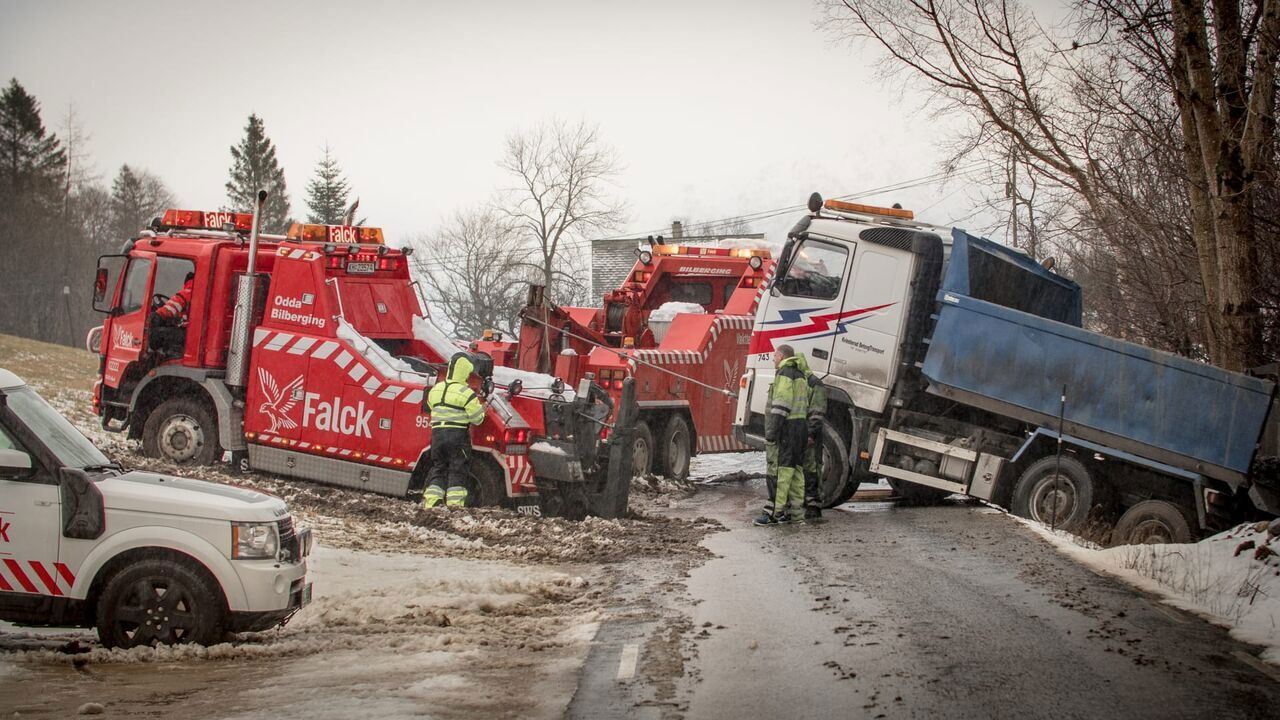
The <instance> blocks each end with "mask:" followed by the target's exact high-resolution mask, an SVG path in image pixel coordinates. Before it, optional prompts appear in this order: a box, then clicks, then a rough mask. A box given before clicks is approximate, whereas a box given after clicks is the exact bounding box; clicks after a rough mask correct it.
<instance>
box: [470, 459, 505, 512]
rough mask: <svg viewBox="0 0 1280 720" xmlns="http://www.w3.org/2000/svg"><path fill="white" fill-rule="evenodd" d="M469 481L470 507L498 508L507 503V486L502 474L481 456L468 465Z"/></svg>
mask: <svg viewBox="0 0 1280 720" xmlns="http://www.w3.org/2000/svg"><path fill="white" fill-rule="evenodd" d="M467 479H468V480H470V481H471V488H470V489H469V491H468V493H467V506H468V507H498V506H502V505H505V504H506V502H507V484H506V482H505V481H504V480H503V478H502V473H500V472H499V471H498V468H497V467H495V466H494V464H493V463H492V462H489V461H488V460H486V459H485V458H483V457H480V456H479V455H476V456H473V457H472V458H471V462H470V463H469V464H468V465H467Z"/></svg>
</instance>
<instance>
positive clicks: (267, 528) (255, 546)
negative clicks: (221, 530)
mask: <svg viewBox="0 0 1280 720" xmlns="http://www.w3.org/2000/svg"><path fill="white" fill-rule="evenodd" d="M279 552H280V534H279V532H278V531H277V530H276V524H275V523H231V557H232V558H234V559H236V560H255V559H256V560H260V559H263V558H270V559H274V558H275V557H276V555H278V554H279Z"/></svg>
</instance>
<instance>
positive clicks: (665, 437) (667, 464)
mask: <svg viewBox="0 0 1280 720" xmlns="http://www.w3.org/2000/svg"><path fill="white" fill-rule="evenodd" d="M656 447H657V450H658V452H657V454H656V455H655V456H654V460H655V462H654V470H655V471H656V472H657V473H658V474H659V475H665V476H666V477H669V478H671V479H672V480H684V479H686V478H688V477H689V461H690V460H691V459H692V458H693V433H692V432H690V431H689V421H688V420H685V419H684V415H681V414H679V413H675V414H673V415H672V416H671V417H670V419H668V420H667V424H666V425H665V426H664V427H663V428H662V435H661V436H660V437H659V438H658V444H657V446H656Z"/></svg>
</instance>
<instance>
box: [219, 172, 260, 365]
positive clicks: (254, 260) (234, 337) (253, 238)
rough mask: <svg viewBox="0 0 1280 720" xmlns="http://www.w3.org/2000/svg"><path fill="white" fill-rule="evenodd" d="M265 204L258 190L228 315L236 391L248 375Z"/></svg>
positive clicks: (229, 357) (229, 356)
mask: <svg viewBox="0 0 1280 720" xmlns="http://www.w3.org/2000/svg"><path fill="white" fill-rule="evenodd" d="M266 202H267V191H266V190H259V191H258V202H257V203H256V204H255V205H254V207H253V225H252V226H251V229H250V230H249V266H248V268H246V269H245V273H244V275H241V276H240V277H239V278H238V279H237V283H236V306H235V313H234V314H233V315H232V316H231V344H230V346H229V347H228V348H227V379H226V382H227V384H228V385H230V386H232V387H237V388H243V387H244V386H245V382H246V377H247V376H248V373H249V348H250V347H252V345H251V342H250V330H251V327H250V323H251V322H252V321H253V316H254V313H255V312H256V310H257V308H255V307H254V305H255V304H256V302H257V299H258V288H259V287H260V286H261V283H260V282H259V276H258V274H257V267H258V229H259V226H260V225H261V224H262V208H263V206H265V205H266Z"/></svg>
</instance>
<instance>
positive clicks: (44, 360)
mask: <svg viewBox="0 0 1280 720" xmlns="http://www.w3.org/2000/svg"><path fill="white" fill-rule="evenodd" d="M0 368H4V369H5V370H9V371H11V372H14V373H17V375H18V377H21V378H22V379H23V380H26V381H27V383H28V384H30V385H31V387H33V388H35V390H36V392H38V393H40V394H41V395H43V396H44V398H45V400H48V401H49V404H50V405H53V406H54V407H55V408H57V409H58V410H59V411H60V412H62V413H63V414H64V415H66V416H67V418H68V419H69V420H71V422H73V423H75V424H76V425H78V426H80V427H81V428H86V427H93V426H95V425H96V424H97V418H96V417H95V416H94V414H93V405H92V402H93V396H92V393H93V381H94V378H95V376H96V375H97V373H98V356H97V355H94V354H93V353H90V352H88V351H87V350H84V349H83V348H71V347H67V346H65V345H53V344H50V343H45V342H40V341H39V340H28V339H26V338H20V337H14V336H12V335H0Z"/></svg>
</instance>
